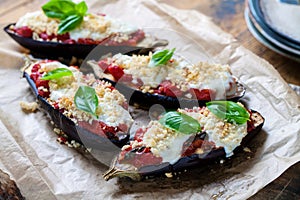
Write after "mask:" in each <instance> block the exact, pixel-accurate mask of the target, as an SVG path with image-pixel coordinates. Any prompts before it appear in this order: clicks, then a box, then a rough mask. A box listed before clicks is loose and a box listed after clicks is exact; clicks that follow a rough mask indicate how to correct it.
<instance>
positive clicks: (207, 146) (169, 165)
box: [104, 101, 264, 180]
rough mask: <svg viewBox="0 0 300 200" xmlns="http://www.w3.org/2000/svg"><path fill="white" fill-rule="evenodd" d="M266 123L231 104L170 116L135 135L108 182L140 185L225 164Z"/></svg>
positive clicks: (217, 103) (211, 104) (107, 176)
mask: <svg viewBox="0 0 300 200" xmlns="http://www.w3.org/2000/svg"><path fill="white" fill-rule="evenodd" d="M263 123H264V118H263V117H262V116H261V115H260V114H259V113H258V112H255V111H250V110H247V109H246V108H245V107H244V106H243V105H242V104H241V103H239V102H238V103H235V102H232V101H212V102H208V103H207V105H206V106H205V107H194V108H192V109H178V110H177V111H171V112H167V113H165V114H163V115H161V117H160V118H159V119H158V120H156V121H155V120H154V121H151V122H150V123H149V124H148V125H147V126H145V127H142V128H140V129H138V130H137V131H136V133H135V135H134V139H133V140H132V141H130V143H129V144H128V145H125V146H123V148H122V151H121V152H120V154H119V156H118V157H117V158H116V159H115V160H114V162H113V163H112V166H111V169H110V170H108V171H107V172H106V173H105V174H104V178H105V179H106V180H109V179H111V178H114V177H124V176H125V177H129V178H131V179H133V180H140V179H142V178H143V177H145V176H150V177H151V176H156V175H162V174H164V173H174V172H180V171H183V170H186V169H189V168H191V167H197V166H201V165H203V164H207V163H209V161H214V160H217V159H226V157H230V156H232V155H233V154H234V152H236V151H237V149H238V147H240V146H241V145H243V144H245V143H246V142H247V141H248V140H249V139H250V138H252V137H253V136H254V135H255V134H257V133H258V132H259V131H260V130H261V128H262V126H263Z"/></svg>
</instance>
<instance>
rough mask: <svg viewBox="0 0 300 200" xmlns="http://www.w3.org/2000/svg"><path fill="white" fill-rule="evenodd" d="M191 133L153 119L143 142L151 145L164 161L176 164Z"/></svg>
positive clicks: (154, 152) (148, 145) (152, 149)
mask: <svg viewBox="0 0 300 200" xmlns="http://www.w3.org/2000/svg"><path fill="white" fill-rule="evenodd" d="M190 136H191V135H188V134H182V133H179V132H175V131H173V130H171V129H168V128H166V127H164V126H162V125H161V124H160V123H159V122H158V121H151V122H150V124H149V126H148V129H147V131H146V132H145V134H144V136H143V144H144V145H146V146H147V147H151V152H152V153H153V154H154V155H156V156H159V157H161V158H162V161H163V162H169V163H171V164H174V163H175V162H176V161H178V159H180V157H181V154H182V146H183V144H184V143H185V142H186V141H187V140H188V139H189V138H190Z"/></svg>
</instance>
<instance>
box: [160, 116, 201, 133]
mask: <svg viewBox="0 0 300 200" xmlns="http://www.w3.org/2000/svg"><path fill="white" fill-rule="evenodd" d="M159 122H160V123H161V124H162V125H163V126H165V127H167V128H170V129H172V130H175V131H178V132H180V133H184V134H193V133H198V132H200V131H201V126H200V124H199V122H198V121H197V120H195V119H194V118H192V117H190V116H188V115H186V114H183V113H180V112H176V111H171V112H167V113H165V114H164V115H163V116H162V117H161V118H160V119H159Z"/></svg>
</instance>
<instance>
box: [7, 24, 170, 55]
mask: <svg viewBox="0 0 300 200" xmlns="http://www.w3.org/2000/svg"><path fill="white" fill-rule="evenodd" d="M12 25H15V23H11V24H8V25H7V26H6V27H4V29H3V30H4V31H5V32H6V33H7V34H8V35H9V36H10V37H11V38H12V39H13V40H15V41H16V42H17V43H19V44H20V45H21V46H23V47H24V48H26V49H29V50H30V53H31V54H32V55H33V56H34V57H36V58H42V59H46V58H47V59H58V58H61V57H63V58H66V59H67V58H68V59H70V58H72V57H76V58H82V59H84V58H86V57H87V56H88V55H89V58H91V59H99V58H100V57H101V56H103V55H106V54H109V53H111V54H113V55H114V54H117V53H127V52H136V53H139V52H149V51H151V50H153V49H154V48H156V47H158V46H166V45H167V44H168V41H166V40H158V41H157V42H155V43H154V44H153V45H152V46H151V47H149V48H146V47H138V46H107V45H96V44H66V43H61V42H47V41H38V40H34V39H32V38H25V37H22V36H20V35H17V34H16V33H14V32H13V31H11V30H10V29H9V27H10V26H12ZM91 54H92V55H91Z"/></svg>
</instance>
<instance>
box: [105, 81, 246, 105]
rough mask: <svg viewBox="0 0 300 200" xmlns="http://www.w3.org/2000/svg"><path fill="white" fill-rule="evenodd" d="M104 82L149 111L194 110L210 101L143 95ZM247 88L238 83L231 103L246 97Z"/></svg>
mask: <svg viewBox="0 0 300 200" xmlns="http://www.w3.org/2000/svg"><path fill="white" fill-rule="evenodd" d="M103 80H105V81H107V82H110V83H111V84H112V85H113V86H114V87H115V88H116V89H117V90H118V91H119V92H120V93H122V94H123V95H124V96H125V98H126V99H127V100H128V101H129V104H130V105H134V106H137V107H139V108H142V109H149V108H150V107H151V106H153V105H156V104H159V105H161V106H163V107H164V108H165V109H177V108H193V107H202V106H205V103H206V102H208V101H205V100H197V99H188V98H180V97H178V98H175V97H170V96H164V95H159V94H151V93H143V92H142V91H140V90H136V89H134V88H131V87H129V86H127V85H125V84H123V83H116V82H114V81H112V80H110V79H106V78H103ZM245 92H246V88H245V87H244V86H243V85H242V84H240V83H238V90H237V93H236V94H235V95H233V96H232V97H230V98H228V99H227V100H229V101H235V102H236V101H238V100H239V99H240V98H242V97H243V96H244V94H245Z"/></svg>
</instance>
